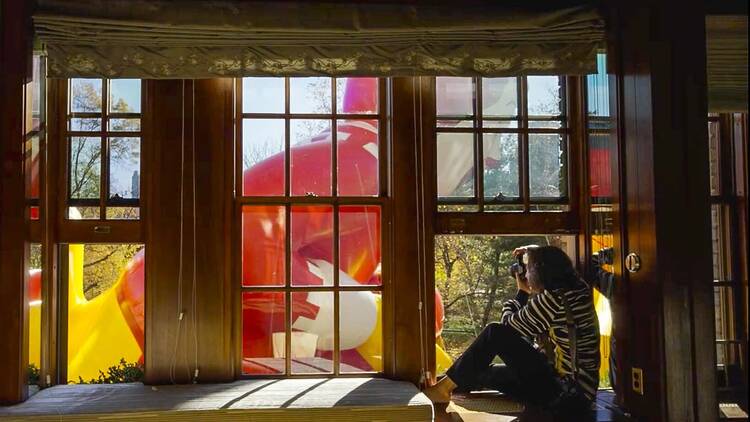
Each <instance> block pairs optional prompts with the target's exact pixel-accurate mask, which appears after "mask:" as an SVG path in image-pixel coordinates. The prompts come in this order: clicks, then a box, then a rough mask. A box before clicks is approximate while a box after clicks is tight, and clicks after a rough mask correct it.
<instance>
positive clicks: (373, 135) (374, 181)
mask: <svg viewBox="0 0 750 422" xmlns="http://www.w3.org/2000/svg"><path fill="white" fill-rule="evenodd" d="M337 124H338V129H337V132H336V138H337V139H336V142H337V144H336V147H337V149H338V151H337V153H338V158H337V164H338V181H337V182H338V194H339V195H340V196H377V195H378V192H379V191H380V189H379V184H378V182H379V180H378V167H379V163H378V154H379V151H378V121H377V120H340V121H338V122H337Z"/></svg>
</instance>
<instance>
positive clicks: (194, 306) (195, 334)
mask: <svg viewBox="0 0 750 422" xmlns="http://www.w3.org/2000/svg"><path fill="white" fill-rule="evenodd" d="M192 85H193V142H192V148H193V180H192V181H193V292H192V293H193V294H192V315H191V316H192V319H193V346H194V347H193V353H194V356H193V357H194V362H195V369H194V372H193V384H195V383H196V382H198V373H199V369H198V316H197V314H198V294H197V288H196V285H197V281H198V276H197V266H198V265H197V261H198V258H197V254H198V244H197V241H196V239H197V238H198V234H197V231H196V226H197V224H196V223H197V220H198V216H197V214H196V213H195V209H196V199H195V196H196V193H197V191H196V188H195V180H196V178H197V177H196V174H195V162H196V161H197V159H196V157H197V155H196V151H195V80H193V84H192Z"/></svg>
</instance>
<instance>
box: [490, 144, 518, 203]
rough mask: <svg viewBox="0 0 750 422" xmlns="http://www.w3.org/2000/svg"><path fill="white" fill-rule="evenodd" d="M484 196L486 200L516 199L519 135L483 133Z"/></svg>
mask: <svg viewBox="0 0 750 422" xmlns="http://www.w3.org/2000/svg"><path fill="white" fill-rule="evenodd" d="M483 143H484V145H483V148H484V197H485V198H486V201H504V200H515V199H517V198H518V197H519V196H520V195H519V189H518V183H519V178H518V135H517V134H511V133H485V134H483Z"/></svg>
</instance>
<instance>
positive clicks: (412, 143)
mask: <svg viewBox="0 0 750 422" xmlns="http://www.w3.org/2000/svg"><path fill="white" fill-rule="evenodd" d="M422 82H424V81H421V80H420V79H419V78H393V80H392V84H393V90H392V92H393V103H392V115H393V120H392V122H393V123H392V127H391V130H392V144H391V148H392V150H391V151H392V152H391V159H392V170H391V176H390V178H391V179H390V180H391V194H392V201H393V204H394V206H393V207H392V210H393V216H392V221H393V225H392V227H391V230H392V233H393V235H392V239H393V248H392V249H391V252H392V255H391V256H390V259H391V262H392V268H393V272H392V277H393V289H394V293H393V294H392V295H391V297H392V298H393V307H394V327H393V331H392V332H393V342H394V356H393V358H394V361H395V362H394V363H395V366H394V368H393V369H392V371H393V372H392V373H387V375H391V376H393V377H395V378H398V379H404V380H407V381H411V382H414V383H419V382H420V381H421V380H422V376H423V375H424V376H426V375H427V374H426V373H424V374H423V373H422V370H425V371H427V368H432V367H434V348H435V332H434V323H432V322H431V321H434V320H435V317H434V312H433V311H432V308H433V307H434V299H433V295H434V293H433V290H429V288H428V287H427V286H426V285H425V280H426V278H427V277H426V276H425V272H426V271H434V266H431V264H430V262H431V261H430V260H429V259H428V257H429V256H431V255H432V254H431V252H430V251H429V249H428V248H430V247H431V245H432V243H431V242H432V240H431V238H432V235H431V233H432V231H431V230H432V221H431V220H426V217H427V215H428V213H425V212H424V210H425V209H427V210H431V208H429V205H428V206H427V208H425V207H424V202H423V201H424V196H423V195H422V194H421V189H422V188H423V186H424V185H423V180H422V177H421V176H420V173H419V172H420V169H421V168H422V163H421V160H420V155H421V150H420V145H421V143H422V140H421V137H422V134H423V133H422V131H421V128H420V123H422V124H425V122H421V113H420V112H419V110H420V109H421V105H420V97H419V96H420V93H421V92H423V88H424V89H425V90H427V89H429V88H428V87H427V85H426V84H424V83H422ZM429 214H431V212H430V213H429ZM425 228H426V230H428V231H425ZM427 252H430V253H427ZM432 288H433V289H434V286H433V287H432ZM427 298H429V299H427ZM426 321H430V322H426ZM420 324H423V325H422V327H421V328H420ZM431 349H432V350H433V351H432V352H430V350H431Z"/></svg>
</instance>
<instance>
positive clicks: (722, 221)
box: [711, 204, 733, 281]
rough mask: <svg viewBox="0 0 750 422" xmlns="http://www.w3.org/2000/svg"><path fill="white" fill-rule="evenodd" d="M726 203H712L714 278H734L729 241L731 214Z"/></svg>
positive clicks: (726, 279) (722, 279) (728, 279)
mask: <svg viewBox="0 0 750 422" xmlns="http://www.w3.org/2000/svg"><path fill="white" fill-rule="evenodd" d="M728 211H729V210H728V208H727V206H726V205H720V204H714V205H711V240H712V243H711V244H712V250H713V268H714V271H713V273H714V280H717V281H730V280H732V278H733V277H732V271H731V264H730V263H731V256H730V251H731V249H729V245H728V241H729V230H730V229H729V227H730V225H729V214H728Z"/></svg>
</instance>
